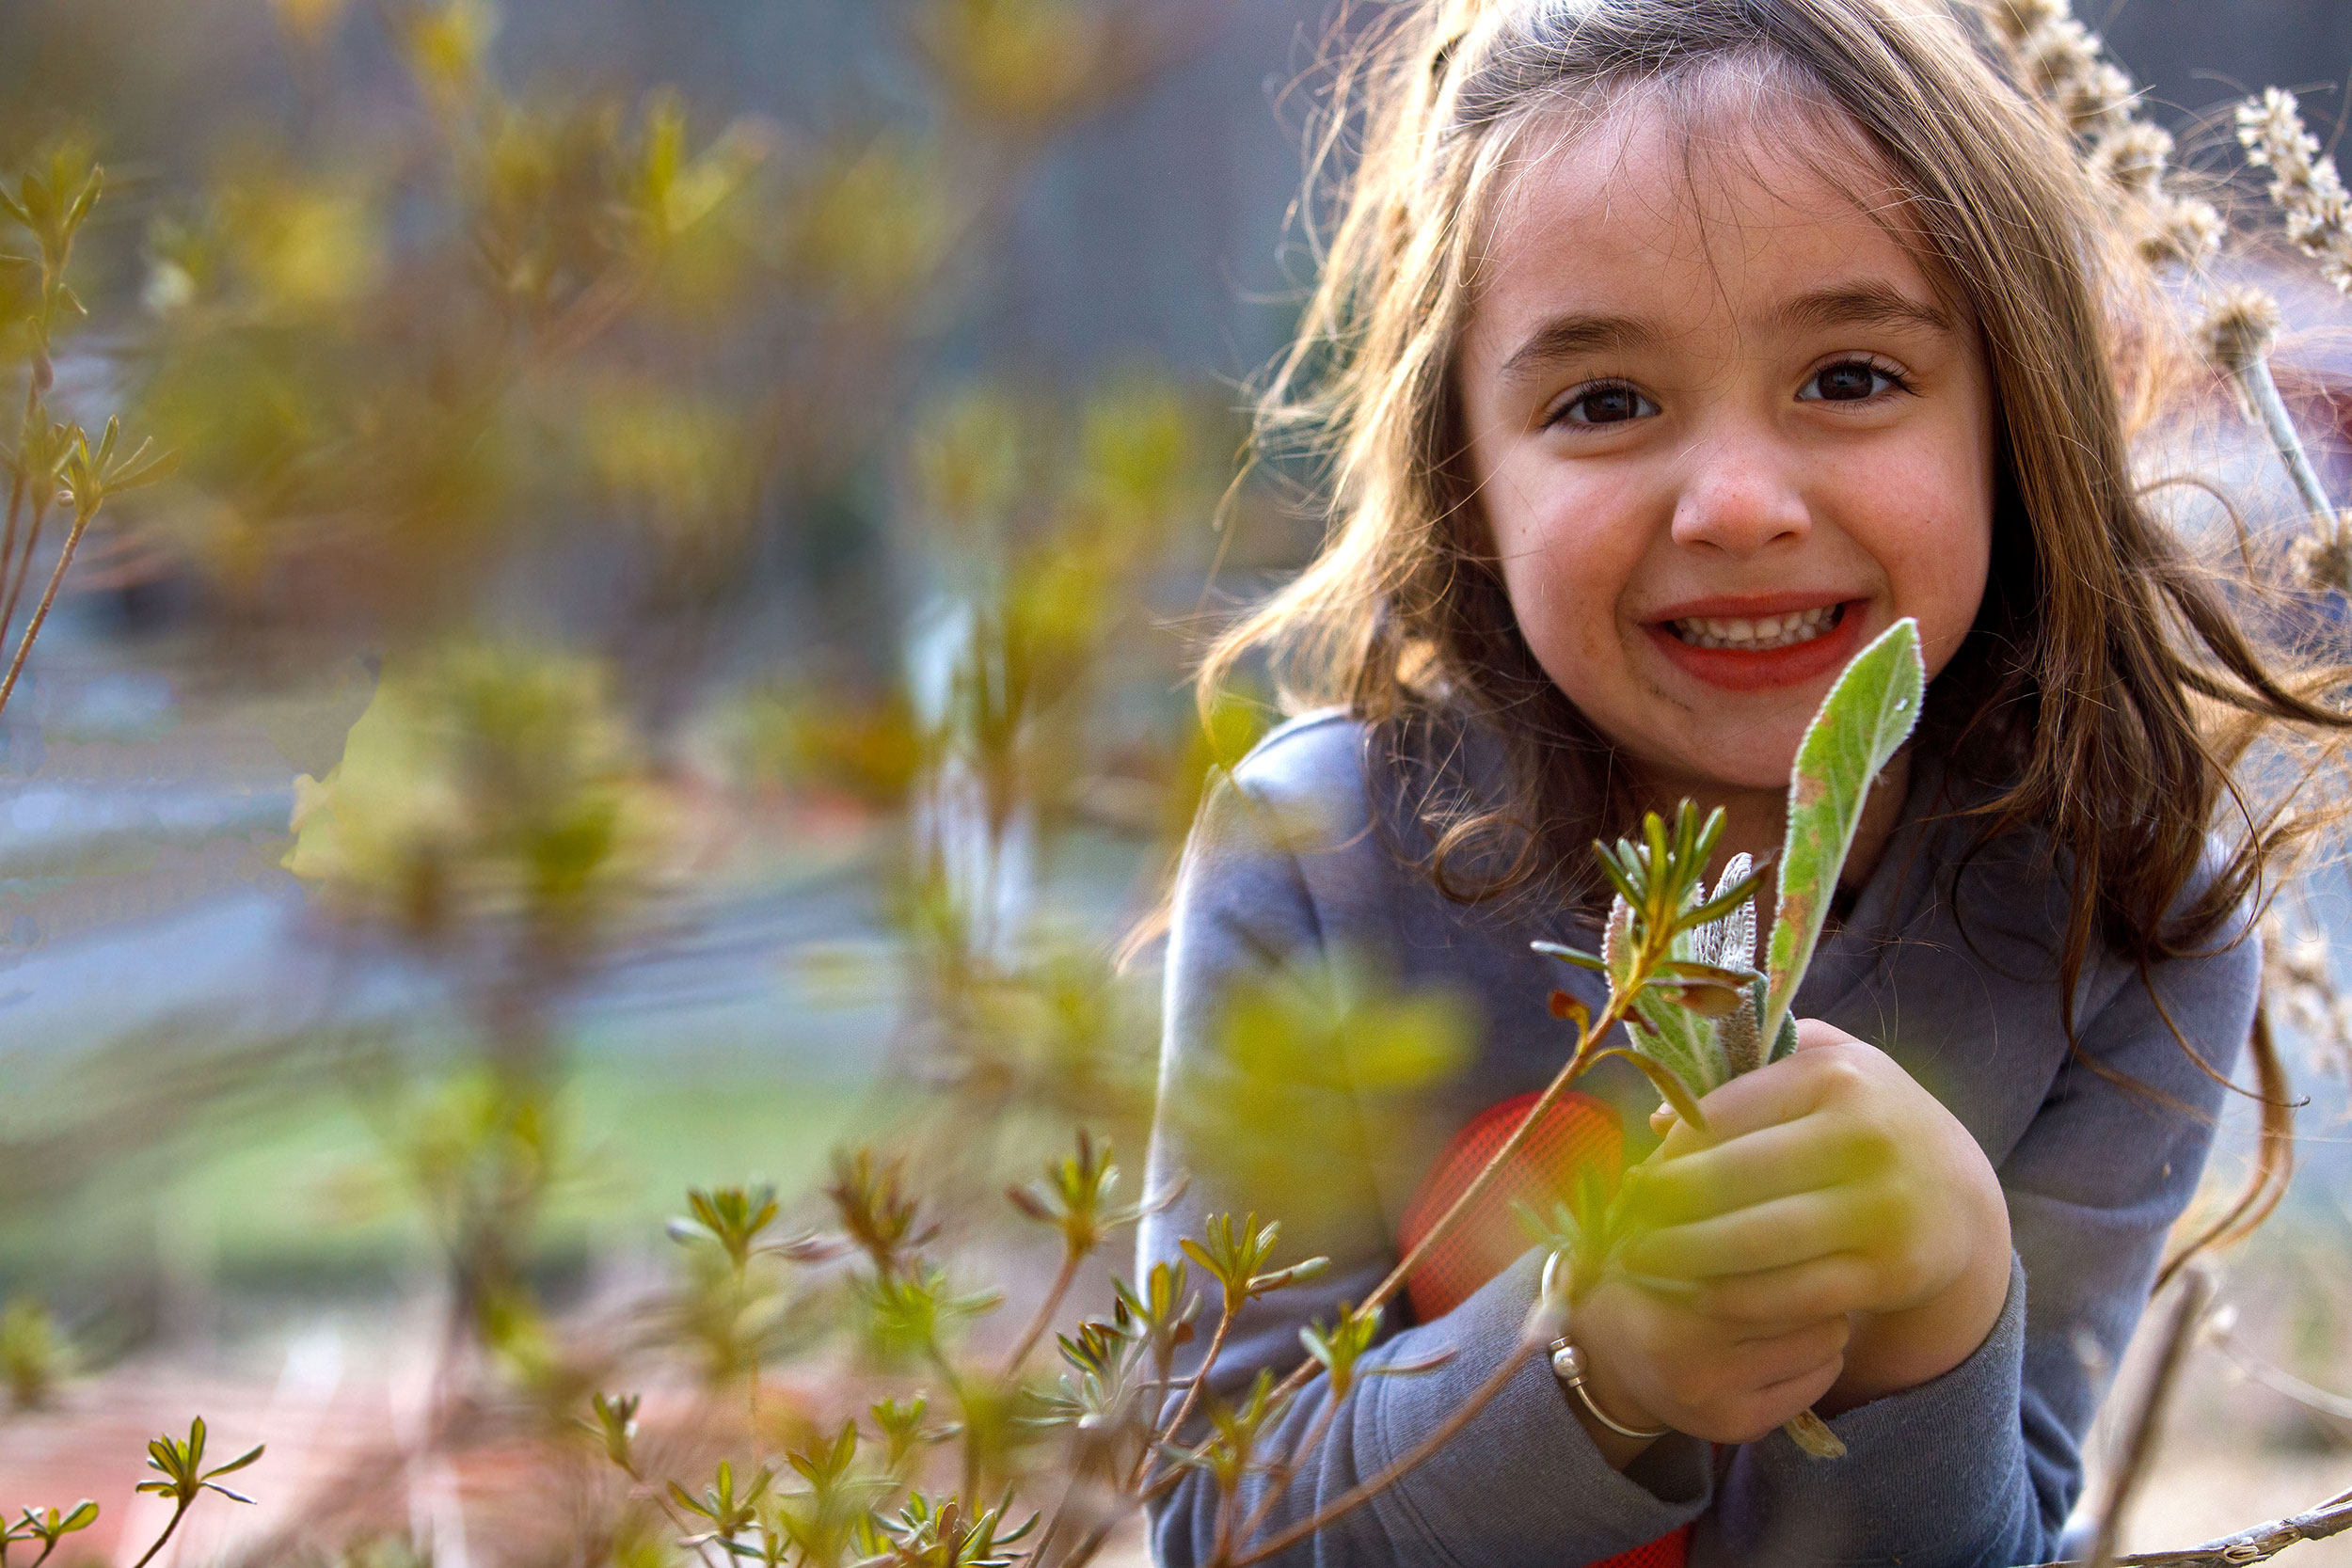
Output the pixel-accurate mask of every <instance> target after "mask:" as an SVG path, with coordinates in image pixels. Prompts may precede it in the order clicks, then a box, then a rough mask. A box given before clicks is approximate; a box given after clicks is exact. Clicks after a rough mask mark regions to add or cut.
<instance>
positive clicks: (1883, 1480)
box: [1692, 936, 2261, 1568]
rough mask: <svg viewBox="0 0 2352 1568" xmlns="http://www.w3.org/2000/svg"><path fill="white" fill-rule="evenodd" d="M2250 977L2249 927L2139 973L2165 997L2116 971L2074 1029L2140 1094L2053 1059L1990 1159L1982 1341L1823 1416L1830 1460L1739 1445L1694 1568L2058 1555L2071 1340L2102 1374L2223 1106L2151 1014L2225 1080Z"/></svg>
mask: <svg viewBox="0 0 2352 1568" xmlns="http://www.w3.org/2000/svg"><path fill="white" fill-rule="evenodd" d="M2260 973H2261V952H2260V947H2259V944H2258V942H2256V941H2255V940H2254V939H2253V938H2252V937H2250V936H2249V938H2248V939H2247V940H2246V941H2245V942H2241V943H2240V944H2239V945H2238V946H2236V947H2234V948H2232V949H2230V950H2228V951H2225V952H2220V953H2217V954H2214V955H2212V956H2209V957H2205V958H2193V959H2183V960H2178V961H2175V962H2172V963H2169V964H2166V965H2163V966H2161V967H2159V968H2158V969H2157V970H2155V971H2154V972H2153V976H2152V978H2153V985H2154V987H2155V990H2156V994H2157V996H2160V997H2161V998H2162V1001H2163V1006H2162V1007H2161V1008H2160V1007H2159V1006H2158V1005H2157V1002H2156V1000H2155V998H2153V997H2152V996H2151V995H2150V993H2149V991H2148V990H2147V988H2145V987H2143V986H2142V985H2141V984H2140V983H2139V981H2138V980H2137V978H2131V979H2127V980H2126V981H2125V982H2124V983H2123V985H2122V988H2121V989H2120V990H2118V991H2117V992H2116V993H2115V995H2114V998H2113V1000H2111V1001H2110V1002H2109V1003H2108V1005H2107V1006H2106V1007H2105V1008H2104V1009H2103V1010H2102V1011H2101V1012H2100V1013H2099V1014H2098V1016H2097V1017H2096V1018H2095V1019H2093V1020H2092V1021H2091V1022H2090V1024H2089V1026H2088V1027H2087V1028H2086V1029H2085V1030H2084V1031H2083V1034H2082V1050H2083V1054H2084V1055H2085V1056H2087V1057H2089V1058H2090V1061H2092V1062H2095V1063H2097V1064H2098V1065H2099V1066H2100V1067H2102V1068H2105V1069H2108V1070H2109V1071H2111V1072H2116V1073H2121V1074H2122V1075H2124V1076H2125V1077H2126V1078H2127V1079H2129V1080H2134V1081H2137V1083H2138V1084H2139V1085H2145V1086H2146V1088H2147V1089H2148V1090H2152V1091H2153V1094H2148V1093H2140V1092H2136V1091H2134V1090H2132V1089H2129V1088H2126V1087H2124V1086H2122V1085H2118V1084H2116V1083H2114V1082H2111V1081H2109V1080H2108V1079H2106V1078H2103V1077H2102V1076H2101V1075H2100V1074H2099V1072H2098V1071H2097V1070H2095V1069H2093V1068H2092V1067H2090V1066H2089V1065H2086V1063H2085V1062H2083V1061H2081V1060H2070V1061H2068V1062H2067V1063H2066V1065H2065V1066H2063V1067H2062V1068H2061V1069H2059V1071H2058V1075H2057V1078H2056V1080H2055V1082H2054V1083H2053V1085H2052V1086H2051V1088H2050V1090H2049V1092H2048V1094H2047V1095H2046V1097H2045V1098H2044V1101H2043V1103H2042V1108H2041V1110H2040V1111H2039V1113H2038V1114H2037V1115H2036V1116H2035V1117H2034V1119H2033V1121H2032V1124H2031V1125H2030V1127H2029V1128H2028V1129H2027V1130H2026V1133H2025V1135H2024V1136H2023V1138H2021V1139H2020V1140H2019V1142H2018V1143H2017V1145H2016V1146H2015V1147H2014V1148H2012V1149H2011V1150H2010V1153H2009V1155H2008V1157H2007V1158H2006V1159H2005V1160H2004V1161H2003V1162H2002V1163H2001V1164H2000V1167H1999V1176H2000V1181H2001V1186H2002V1189H2003V1192H2004V1195H2005V1196H2006V1198H2007V1207H2008V1212H2009V1222H2010V1235H2011V1238H2012V1244H2013V1245H2014V1248H2015V1251H2016V1254H2017V1259H2018V1261H2019V1267H2018V1268H2017V1269H2016V1270H2015V1271H2014V1272H2013V1273H2012V1275H2011V1277H2010V1283H2009V1288H2008V1294H2007V1300H2006V1301H2005V1303H2004V1305H2003V1307H2002V1308H2001V1312H2000V1315H1999V1317H1998V1319H1997V1320H1996V1321H1995V1323H1994V1326H1993V1329H1992V1332H1991V1334H1990V1335H1989V1336H1988V1337H1987V1338H1985V1339H1984V1342H1983V1343H1982V1344H1981V1345H1980V1346H1979V1347H1978V1349H1977V1350H1976V1351H1975V1352H1974V1353H1973V1354H1969V1355H1968V1356H1967V1357H1966V1358H1965V1359H1963V1360H1962V1361H1961V1362H1960V1363H1959V1364H1958V1365H1957V1366H1954V1367H1952V1368H1951V1369H1950V1370H1948V1371H1946V1372H1944V1373H1943V1374H1942V1375H1941V1376H1938V1377H1936V1378H1934V1379H1932V1380H1931V1381H1929V1382H1927V1383H1924V1384H1921V1385H1919V1386H1915V1387H1911V1388H1908V1389H1906V1390H1904V1391H1901V1392H1899V1393H1895V1394H1892V1395H1889V1396H1887V1397H1885V1398H1883V1399H1879V1400H1876V1401H1873V1402H1868V1403H1866V1404H1863V1405H1861V1406H1859V1407H1858V1408H1855V1409H1853V1410H1851V1411H1849V1412H1847V1413H1846V1414H1844V1415H1842V1416H1839V1417H1837V1418H1835V1419H1833V1420H1832V1421H1831V1423H1830V1424H1831V1426H1832V1428H1833V1429H1834V1430H1836V1432H1837V1433H1838V1435H1839V1436H1840V1437H1842V1438H1843V1439H1844V1440H1845V1441H1846V1443H1847V1446H1848V1448H1849V1450H1850V1451H1849V1454H1848V1457H1847V1458H1846V1459H1844V1460H1840V1461H1837V1462H1835V1463H1826V1464H1824V1463H1817V1462H1814V1461H1811V1460H1807V1459H1805V1458H1804V1457H1803V1456H1802V1455H1800V1454H1798V1453H1797V1452H1796V1451H1795V1449H1793V1448H1791V1447H1790V1446H1789V1445H1788V1444H1787V1443H1785V1442H1782V1441H1780V1440H1778V1439H1767V1440H1765V1441H1764V1442H1761V1443H1756V1444H1753V1445H1749V1446H1748V1447H1745V1448H1743V1449H1740V1451H1739V1453H1738V1455H1737V1457H1736V1458H1735V1459H1734V1460H1733V1462H1732V1464H1731V1465H1730V1466H1729V1468H1728V1470H1727V1471H1726V1473H1725V1475H1724V1481H1723V1482H1722V1485H1721V1487H1720V1488H1719V1492H1718V1497H1717V1500H1716V1504H1715V1507H1714V1509H1713V1510H1712V1511H1711V1512H1710V1513H1709V1514H1708V1517H1707V1519H1706V1520H1705V1521H1704V1522H1703V1523H1702V1525H1701V1527H1700V1530H1699V1535H1698V1537H1697V1540H1696V1542H1695V1543H1694V1546H1693V1555H1692V1562H1693V1563H1694V1564H1697V1563H1740V1564H1758V1563H1762V1564H1773V1563H1782V1562H1787V1563H1799V1562H1819V1561H1822V1560H1870V1561H1887V1560H1900V1561H1902V1562H1904V1563H1905V1564H1906V1565H1916V1568H1942V1565H1952V1568H1960V1565H1979V1564H1981V1565H1985V1568H2006V1565H2008V1564H2012V1563H2020V1562H2039V1561H2045V1560H2051V1559H2053V1558H2055V1557H2056V1556H2057V1555H2058V1535H2059V1532H2060V1530H2061V1529H2062V1528H2063V1526H2064V1524H2065V1520H2066V1516H2067V1514H2068V1513H2069V1511H2070V1510H2071V1509H2072V1508H2073V1506H2074V1500H2075V1497H2076V1495H2077V1493H2078V1492H2079V1490H2080V1486H2081V1480H2082V1459H2081V1444H2082V1439H2083V1434H2084V1433H2085V1432H2086V1431H2087V1430H2088V1428H2089V1426H2090V1418H2091V1417H2092V1415H2093V1413H2094V1412H2095V1410H2096V1408H2097V1404H2098V1401H2099V1398H2100V1395H2101V1394H2102V1393H2103V1392H2104V1388H2103V1386H2102V1384H2103V1382H2104V1378H2105V1374H2104V1373H2100V1374H2096V1375H2094V1373H2093V1371H2092V1370H2090V1366H2088V1365H2086V1355H2085V1350H2084V1342H2085V1340H2086V1338H2087V1339H2088V1340H2089V1341H2090V1343H2093V1344H2095V1345H2096V1346H2097V1347H2098V1349H2099V1352H2100V1358H2101V1359H2102V1361H2103V1364H2104V1366H2105V1367H2106V1368H2108V1369H2112V1368H2113V1367H2114V1366H2115V1365H2116V1363H2117V1362H2118V1360H2120V1358H2121V1356H2122V1352H2123V1348H2124V1346H2125V1344H2126V1343H2127V1342H2128V1341H2129V1339H2130V1338H2131V1334H2132V1330H2133V1328H2134V1327H2135V1325H2136V1324H2137V1322H2138V1319H2139V1314H2140V1312H2141V1310H2142V1309H2143V1308H2144V1307H2145V1306H2146V1304H2147V1299H2148V1291H2149V1288H2150V1286H2151V1284H2152V1282H2153V1278H2154V1275H2155V1270H2156V1267H2157V1263H2158V1260H2159V1257H2160V1254H2161V1252H2162V1249H2163V1246H2164V1242H2165V1237H2166V1234H2167V1231H2168V1230H2169V1227H2170V1226H2171V1224H2172V1222H2173V1221H2174V1219H2176V1218H2177V1217H2178V1216H2179V1214H2180V1212H2181V1211H2182V1210H2183V1208H2185V1206H2186V1204H2187V1202H2188V1199H2189V1197H2190V1196H2191V1195H2192V1194H2193V1193H2194V1191H2195V1189H2196V1185H2197V1180H2198V1175H2199V1172H2200V1171H2201V1169H2202V1167H2203V1164H2204V1159H2205V1154H2206V1150H2207V1148H2208V1146H2209V1144H2210V1142H2211V1139H2212V1133H2213V1122H2212V1117H2213V1116H2214V1115H2215V1114H2216V1113H2217V1110H2218V1109H2219V1102H2220V1095H2221V1091H2220V1089H2219V1087H2218V1085H2216V1084H2214V1082H2213V1081H2212V1080H2211V1079H2210V1078H2209V1077H2208V1076H2206V1074H2204V1073H2203V1072H2202V1071H2201V1070H2200V1069H2198V1067H2197V1066H2196V1064H2194V1063H2193V1062H2191V1061H2190V1060H2189V1059H2188V1058H2187V1056H2186V1055H2185V1053H2183V1051H2182V1050H2181V1047H2180V1044H2179V1042H2178V1040H2177V1039H2176V1038H2175V1037H2174V1034H2173V1032H2172V1028H2171V1025H2170V1024H2169V1023H2168V1022H2167V1014H2169V1018H2170V1020H2171V1023H2177V1024H2178V1026H2179V1028H2180V1031H2181V1034H2182V1035H2183V1036H2185V1037H2186V1038H2187V1040H2188V1041H2189V1042H2190V1043H2191V1044H2193V1045H2195V1046H2197V1047H2198V1048H2199V1049H2200V1050H2201V1051H2202V1052H2203V1053H2205V1055H2206V1057H2207V1059H2208V1060H2209V1061H2210V1062H2211V1063H2212V1065H2213V1066H2214V1068H2215V1069H2216V1070H2217V1071H2224V1072H2226V1071H2227V1070H2229V1069H2230V1068H2231V1066H2232V1065H2233V1061H2234V1058H2235V1055H2236V1051H2237V1047H2238V1043H2239V1042H2241V1041H2243V1040H2244V1039H2245V1038H2246V1037H2247V1033H2248V1031H2249V1027H2250V1025H2251V1022H2252V1017H2253V1006H2254V1000H2255V997H2256V994H2257V990H2258V987H2259V982H2260ZM1982 1048H1983V1049H1997V1042H1994V1041H1987V1042H1984V1045H1983V1047H1982ZM2168 1099H2169V1101H2170V1103H2169V1104H2167V1103H2164V1102H2163V1101H2164V1100H2168Z"/></svg>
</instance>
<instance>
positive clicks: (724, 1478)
mask: <svg viewBox="0 0 2352 1568" xmlns="http://www.w3.org/2000/svg"><path fill="white" fill-rule="evenodd" d="M775 1479H776V1472H775V1470H774V1469H773V1468H772V1467H771V1466H769V1465H761V1466H760V1467H759V1468H758V1469H757V1470H755V1472H753V1475H752V1479H751V1482H750V1484H749V1485H747V1486H745V1487H744V1489H743V1495H742V1496H741V1497H737V1496H736V1495H735V1466H734V1465H732V1464H731V1463H729V1462H728V1461H726V1460H721V1461H719V1471H718V1474H717V1476H716V1477H715V1478H713V1480H712V1481H711V1484H710V1485H708V1486H707V1487H705V1488H703V1495H702V1496H701V1497H693V1496H691V1494H690V1493H688V1491H687V1490H686V1488H684V1487H683V1486H680V1485H679V1484H678V1483H677V1482H676V1481H672V1482H670V1497H671V1500H673V1501H674V1502H675V1503H676V1504H677V1506H678V1507H680V1508H682V1509H684V1510H685V1511H686V1512H687V1513H691V1514H693V1515H694V1516H695V1517H697V1518H700V1519H707V1520H708V1521H709V1522H710V1528H708V1529H707V1530H704V1531H702V1532H700V1533H699V1534H695V1535H690V1536H688V1537H687V1538H686V1539H685V1540H683V1541H681V1542H679V1543H678V1544H680V1545H682V1546H700V1545H702V1544H705V1543H706V1542H712V1541H716V1542H718V1543H719V1544H721V1545H723V1546H728V1547H729V1549H732V1546H731V1543H732V1542H733V1541H734V1539H735V1537H737V1536H738V1535H740V1534H741V1533H742V1532H743V1531H744V1530H746V1529H748V1528H751V1526H752V1525H753V1524H754V1523H755V1521H756V1520H757V1518H758V1515H759V1499H760V1498H761V1497H763V1496H765V1495H766V1493H767V1491H768V1486H769V1483H770V1482H771V1481H774V1480H775Z"/></svg>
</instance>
